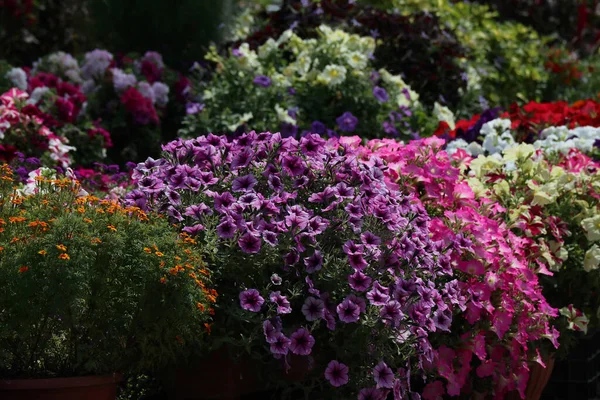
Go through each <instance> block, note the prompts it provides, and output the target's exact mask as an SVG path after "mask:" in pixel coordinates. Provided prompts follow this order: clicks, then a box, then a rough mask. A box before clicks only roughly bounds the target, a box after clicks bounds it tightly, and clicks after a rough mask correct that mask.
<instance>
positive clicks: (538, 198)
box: [467, 144, 600, 354]
mask: <svg viewBox="0 0 600 400" xmlns="http://www.w3.org/2000/svg"><path fill="white" fill-rule="evenodd" d="M467 161H468V158H467ZM470 171H471V172H470V174H469V175H470V176H469V178H468V179H467V182H468V183H469V185H470V186H471V187H472V188H473V191H474V192H475V194H476V196H477V197H478V198H488V199H491V200H492V201H496V202H498V203H499V204H500V205H501V207H502V208H501V212H500V213H498V214H497V216H496V217H497V219H499V220H503V221H505V223H506V224H507V226H508V227H509V228H510V229H511V230H512V231H513V232H514V233H516V234H518V235H519V236H520V237H521V239H522V243H521V246H522V247H523V248H524V249H525V250H526V252H525V254H526V256H527V260H528V262H529V264H530V265H532V266H534V268H535V272H537V273H538V274H540V276H541V280H542V283H543V286H544V295H545V296H546V298H547V299H548V301H549V303H550V304H551V305H552V306H553V307H557V308H560V313H561V315H562V316H563V317H564V318H563V317H561V318H560V319H558V320H557V322H556V325H557V327H558V328H559V329H560V331H561V333H562V335H563V337H564V340H561V344H562V345H564V347H565V351H566V349H567V348H568V347H569V345H570V344H571V342H572V341H575V340H576V338H577V337H578V335H577V334H574V333H573V332H572V331H576V332H584V333H585V332H587V330H588V326H589V327H593V328H595V327H596V326H597V321H598V313H599V312H600V296H599V295H598V287H600V269H599V266H600V248H599V247H598V241H599V240H600V202H599V199H600V172H599V165H598V163H596V162H594V161H593V160H592V159H590V158H589V157H588V156H586V155H584V154H582V153H581V152H579V151H578V150H576V149H572V150H570V151H569V152H568V153H567V154H563V153H560V152H553V153H544V152H542V151H541V150H536V149H535V147H533V146H532V145H527V144H519V145H517V146H513V147H509V148H507V149H506V150H504V152H503V154H502V157H498V155H496V156H488V157H484V156H479V157H478V158H476V159H473V160H471V161H470ZM563 354H564V353H563Z"/></svg>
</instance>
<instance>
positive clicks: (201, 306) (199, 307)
mask: <svg viewBox="0 0 600 400" xmlns="http://www.w3.org/2000/svg"><path fill="white" fill-rule="evenodd" d="M196 307H198V310H200V311H202V312H204V310H205V308H204V304H202V303H196Z"/></svg>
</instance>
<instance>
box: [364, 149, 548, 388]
mask: <svg viewBox="0 0 600 400" xmlns="http://www.w3.org/2000/svg"><path fill="white" fill-rule="evenodd" d="M443 144H444V142H443V141H442V140H440V139H438V138H430V139H425V140H420V141H413V142H411V143H409V144H401V143H398V142H395V141H393V140H373V141H370V142H369V143H368V146H367V147H366V148H363V149H362V150H361V151H362V153H363V156H362V157H363V159H364V160H365V162H367V163H372V162H373V157H375V159H377V157H381V158H383V159H384V160H386V161H387V162H388V166H389V168H388V170H387V172H386V177H387V179H389V180H390V184H391V185H395V186H396V187H398V188H399V189H400V190H402V191H404V192H406V193H409V194H414V195H416V196H418V198H419V199H420V201H421V202H422V204H423V206H424V207H425V208H426V209H427V210H429V211H430V212H431V213H432V214H433V215H435V216H436V217H435V218H434V219H433V221H432V224H431V233H432V235H433V238H434V240H442V241H443V242H444V243H445V244H446V245H447V246H448V248H449V252H448V255H449V256H450V260H451V265H452V267H453V269H454V273H455V276H456V278H457V279H458V281H459V283H458V285H457V286H456V288H455V290H456V295H457V296H458V298H460V299H462V302H463V303H462V306H461V307H457V308H455V309H454V311H455V314H454V319H453V320H452V321H447V324H448V325H447V333H444V334H439V335H437V336H436V338H437V339H439V342H437V343H441V345H439V347H437V348H436V350H435V355H436V358H435V363H434V364H429V365H427V368H428V371H429V372H430V373H431V372H435V373H436V374H437V375H438V376H439V377H440V378H443V379H440V380H434V381H432V382H429V383H428V384H427V386H426V387H425V389H424V392H423V398H424V399H427V400H433V399H437V398H439V397H440V396H442V395H444V394H448V395H451V396H457V395H459V394H466V393H469V392H470V391H472V390H475V391H479V392H488V393H490V394H493V395H494V396H495V397H494V398H497V399H502V398H505V396H506V395H507V393H508V392H510V391H513V390H518V391H519V393H520V394H521V396H524V390H525V388H526V385H527V381H528V377H529V368H530V367H529V365H528V362H529V361H531V360H535V361H537V362H539V363H540V364H544V361H543V359H542V356H541V355H540V353H539V352H538V351H536V350H535V348H534V347H535V346H537V345H538V344H539V342H546V341H547V340H541V339H550V341H548V344H550V342H552V343H553V344H554V346H558V342H557V338H558V331H557V330H556V329H554V328H552V327H551V326H550V323H549V319H550V318H551V317H552V316H556V315H557V310H556V309H553V308H552V307H550V305H549V304H548V303H547V302H546V299H545V298H544V296H543V295H542V288H541V285H540V282H539V281H538V279H537V277H536V275H535V274H534V272H533V271H532V269H531V264H532V263H533V262H532V261H530V259H529V258H528V254H527V253H526V252H525V251H524V250H523V248H524V242H525V240H526V239H525V238H522V237H519V236H517V235H516V234H515V233H513V232H511V230H510V229H509V228H510V225H509V224H508V223H507V222H504V221H503V220H501V219H500V220H498V218H496V216H497V214H498V213H499V212H502V211H503V210H504V208H503V207H502V206H501V205H500V204H498V203H494V202H490V201H485V200H483V199H482V200H479V199H477V197H476V196H475V193H474V192H473V190H472V189H471V188H470V187H469V185H468V184H467V183H466V182H464V181H463V180H462V178H461V171H460V169H459V168H457V167H455V166H453V159H452V158H451V157H450V156H449V155H448V154H447V153H446V152H444V151H442V150H441V149H442V146H443ZM534 344H535V345H534ZM473 385H474V387H473ZM489 388H491V391H489Z"/></svg>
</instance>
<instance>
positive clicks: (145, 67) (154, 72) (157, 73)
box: [142, 60, 163, 83]
mask: <svg viewBox="0 0 600 400" xmlns="http://www.w3.org/2000/svg"><path fill="white" fill-rule="evenodd" d="M162 72H163V71H162V69H160V68H158V66H157V65H156V64H154V63H153V62H152V61H150V60H145V61H142V75H144V76H145V77H146V80H147V81H148V82H150V83H154V82H156V81H158V80H160V78H161V76H162Z"/></svg>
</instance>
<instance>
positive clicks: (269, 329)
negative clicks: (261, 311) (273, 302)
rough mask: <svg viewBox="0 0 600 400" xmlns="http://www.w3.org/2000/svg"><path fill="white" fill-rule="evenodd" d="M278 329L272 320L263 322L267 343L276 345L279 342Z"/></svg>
mask: <svg viewBox="0 0 600 400" xmlns="http://www.w3.org/2000/svg"><path fill="white" fill-rule="evenodd" d="M277 332H278V331H277V329H276V328H275V325H273V323H272V322H271V321H270V320H268V319H267V320H266V321H264V322H263V334H264V335H265V340H266V341H267V343H275V342H276V341H277V337H276V333H277Z"/></svg>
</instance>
